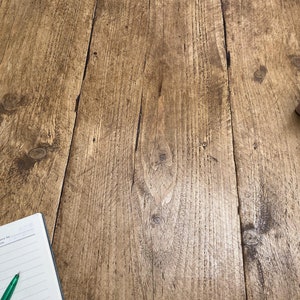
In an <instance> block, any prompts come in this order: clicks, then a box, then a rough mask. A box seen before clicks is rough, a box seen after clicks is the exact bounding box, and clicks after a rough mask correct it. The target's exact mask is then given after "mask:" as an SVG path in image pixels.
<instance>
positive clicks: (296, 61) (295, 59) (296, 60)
mask: <svg viewBox="0 0 300 300" xmlns="http://www.w3.org/2000/svg"><path fill="white" fill-rule="evenodd" d="M290 60H291V63H292V64H293V65H294V66H295V67H297V69H300V56H296V55H291V56H290Z"/></svg>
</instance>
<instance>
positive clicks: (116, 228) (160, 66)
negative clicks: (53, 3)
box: [54, 0, 245, 299]
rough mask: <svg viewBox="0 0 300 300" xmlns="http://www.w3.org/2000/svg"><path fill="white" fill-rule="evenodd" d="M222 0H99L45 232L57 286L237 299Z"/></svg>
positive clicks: (75, 295)
mask: <svg viewBox="0 0 300 300" xmlns="http://www.w3.org/2000/svg"><path fill="white" fill-rule="evenodd" d="M223 33H224V30H223V20H222V12H221V6H220V2H219V1H206V2H197V1H187V0H182V1H133V0H127V1H126V0H122V1H120V0H118V1H117V0H115V1H101V2H99V3H98V8H97V11H96V20H95V26H94V33H93V39H92V44H91V51H90V59H89V63H88V68H87V75H86V78H85V81H84V85H83V90H82V94H81V97H80V104H79V108H78V117H77V123H76V129H75V134H74V140H73V144H72V149H71V155H70V161H69V165H68V170H67V176H66V179H65V186H64V192H63V195H62V201H61V206H60V213H59V218H58V223H57V229H56V233H55V238H54V251H55V253H56V258H57V263H58V270H59V273H60V275H61V279H62V285H63V289H64V291H65V294H66V298H67V299H243V298H244V297H245V292H244V275H243V265H242V251H241V241H240V227H239V226H240V225H239V217H238V209H237V208H238V201H237V190H236V177H235V167H234V160H233V149H232V135H231V119H230V106H229V102H228V85H227V83H228V79H227V69H226V55H225V48H224V35H223Z"/></svg>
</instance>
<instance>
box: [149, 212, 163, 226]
mask: <svg viewBox="0 0 300 300" xmlns="http://www.w3.org/2000/svg"><path fill="white" fill-rule="evenodd" d="M161 222H162V218H161V216H160V215H158V214H153V215H152V216H151V224H152V226H155V225H160V223H161Z"/></svg>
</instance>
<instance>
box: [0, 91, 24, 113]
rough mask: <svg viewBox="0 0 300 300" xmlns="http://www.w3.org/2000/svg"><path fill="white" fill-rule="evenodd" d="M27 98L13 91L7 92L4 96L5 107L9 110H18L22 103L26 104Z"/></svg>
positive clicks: (3, 103)
mask: <svg viewBox="0 0 300 300" xmlns="http://www.w3.org/2000/svg"><path fill="white" fill-rule="evenodd" d="M25 98H26V97H25V96H20V95H17V94H12V93H8V94H5V95H4V96H3V98H2V105H3V108H4V109H5V110H6V111H8V112H12V111H14V110H16V109H17V108H18V107H19V106H20V105H22V104H24V102H25Z"/></svg>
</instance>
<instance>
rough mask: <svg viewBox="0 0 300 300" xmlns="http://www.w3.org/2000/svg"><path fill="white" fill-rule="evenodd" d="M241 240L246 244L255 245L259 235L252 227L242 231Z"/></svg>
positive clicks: (258, 240)
mask: <svg viewBox="0 0 300 300" xmlns="http://www.w3.org/2000/svg"><path fill="white" fill-rule="evenodd" d="M243 241H244V244H245V245H247V246H255V245H257V244H258V243H259V242H260V236H259V234H258V233H257V232H256V231H255V230H254V229H250V230H246V231H244V233H243Z"/></svg>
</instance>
